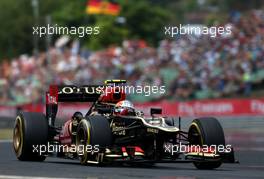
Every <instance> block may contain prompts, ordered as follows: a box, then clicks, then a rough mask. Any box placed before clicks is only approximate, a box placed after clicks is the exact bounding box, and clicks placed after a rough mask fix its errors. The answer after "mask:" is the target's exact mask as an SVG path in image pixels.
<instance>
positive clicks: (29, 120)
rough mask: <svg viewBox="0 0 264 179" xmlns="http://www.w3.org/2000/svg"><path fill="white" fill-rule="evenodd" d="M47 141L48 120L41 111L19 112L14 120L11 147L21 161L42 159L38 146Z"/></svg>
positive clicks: (43, 158) (43, 144)
mask: <svg viewBox="0 0 264 179" xmlns="http://www.w3.org/2000/svg"><path fill="white" fill-rule="evenodd" d="M47 141H48V122H47V120H46V118H45V115H44V114H42V113H35V112H34V113H32V112H21V113H20V114H19V115H18V116H17V117H16V120H15V127H14V130H13V148H14V151H15V154H16V157H17V158H18V159H19V160H21V161H44V160H45V158H46V156H44V155H41V154H40V151H39V148H40V147H41V146H46V145H47Z"/></svg>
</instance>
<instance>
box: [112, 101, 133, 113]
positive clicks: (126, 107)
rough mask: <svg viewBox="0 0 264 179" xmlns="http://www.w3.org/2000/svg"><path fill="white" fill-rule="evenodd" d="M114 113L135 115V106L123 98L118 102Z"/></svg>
mask: <svg viewBox="0 0 264 179" xmlns="http://www.w3.org/2000/svg"><path fill="white" fill-rule="evenodd" d="M114 113H115V114H116V115H134V114H135V108H134V105H133V104H132V103H131V102H130V101H128V100H123V101H119V102H118V103H116V105H115V109H114Z"/></svg>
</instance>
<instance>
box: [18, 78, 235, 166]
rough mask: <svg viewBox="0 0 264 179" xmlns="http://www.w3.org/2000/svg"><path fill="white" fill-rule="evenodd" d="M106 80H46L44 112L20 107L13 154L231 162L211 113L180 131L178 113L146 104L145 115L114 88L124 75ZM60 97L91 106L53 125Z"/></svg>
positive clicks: (102, 160) (90, 160)
mask: <svg viewBox="0 0 264 179" xmlns="http://www.w3.org/2000/svg"><path fill="white" fill-rule="evenodd" d="M107 82H108V83H107V84H104V85H101V86H82V87H76V86H50V90H49V92H47V93H46V115H44V114H42V113H36V112H21V113H20V114H18V116H17V117H16V120H15V127H14V132H13V146H14V151H15V154H16V157H17V158H18V159H19V160H22V161H44V160H45V158H46V157H47V156H54V155H55V156H57V157H62V158H69V159H79V160H80V163H81V164H108V163H112V162H122V163H148V164H154V163H162V162H163V163H164V162H192V163H193V164H194V165H195V166H196V168H198V169H214V168H218V167H219V166H220V165H221V164H222V163H223V162H230V163H234V162H235V160H234V152H233V149H232V148H231V146H228V145H226V144H225V137H224V132H223V129H222V127H221V125H220V123H219V122H218V121H217V120H216V119H215V118H211V117H204V118H198V119H195V120H193V122H192V123H191V124H190V127H189V130H188V131H183V130H181V126H180V119H179V122H177V120H176V119H173V118H169V117H162V116H161V113H162V109H157V108H155V109H153V108H152V109H150V115H148V116H149V117H147V115H145V114H143V112H141V111H138V110H136V109H134V107H133V104H132V103H131V102H129V101H127V100H125V98H126V94H125V93H124V91H123V90H118V92H116V91H115V90H113V89H115V88H117V86H116V85H118V84H119V83H124V82H125V81H123V80H110V81H107ZM113 84H114V86H113ZM60 102H90V107H89V109H88V112H87V113H86V114H82V113H81V112H78V111H76V112H75V113H73V114H72V117H71V118H70V119H68V120H67V121H66V122H65V123H64V125H62V126H59V127H58V126H56V125H55V121H56V114H57V110H58V103H60ZM87 108H88V107H87ZM176 123H178V124H177V125H176ZM54 146H55V147H54ZM60 146H63V148H61V147H60ZM51 148H52V149H53V150H50V149H51ZM54 148H55V149H63V150H56V151H54ZM43 149H45V150H43ZM65 149H67V150H65Z"/></svg>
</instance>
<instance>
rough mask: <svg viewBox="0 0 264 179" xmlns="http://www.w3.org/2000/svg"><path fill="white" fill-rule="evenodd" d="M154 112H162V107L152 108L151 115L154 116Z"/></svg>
mask: <svg viewBox="0 0 264 179" xmlns="http://www.w3.org/2000/svg"><path fill="white" fill-rule="evenodd" d="M154 114H162V109H161V108H150V115H151V116H153V115H154Z"/></svg>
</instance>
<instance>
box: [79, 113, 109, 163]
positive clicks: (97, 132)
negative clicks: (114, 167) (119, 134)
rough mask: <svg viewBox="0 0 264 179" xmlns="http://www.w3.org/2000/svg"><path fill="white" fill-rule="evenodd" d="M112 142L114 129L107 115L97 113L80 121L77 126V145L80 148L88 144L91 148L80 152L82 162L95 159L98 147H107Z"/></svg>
mask: <svg viewBox="0 0 264 179" xmlns="http://www.w3.org/2000/svg"><path fill="white" fill-rule="evenodd" d="M111 144H112V131H111V128H110V125H109V122H108V120H107V118H106V117H104V116H100V115H95V116H89V117H87V119H86V118H84V119H82V120H81V121H80V123H79V124H78V128H77V135H76V145H77V147H78V148H84V149H86V148H87V146H88V148H89V150H82V151H79V152H78V155H79V158H80V162H81V164H84V165H85V164H87V163H88V161H94V160H95V156H96V152H98V148H103V147H107V146H110V145H111ZM91 151H94V153H93V152H91ZM98 162H101V161H98Z"/></svg>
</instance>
